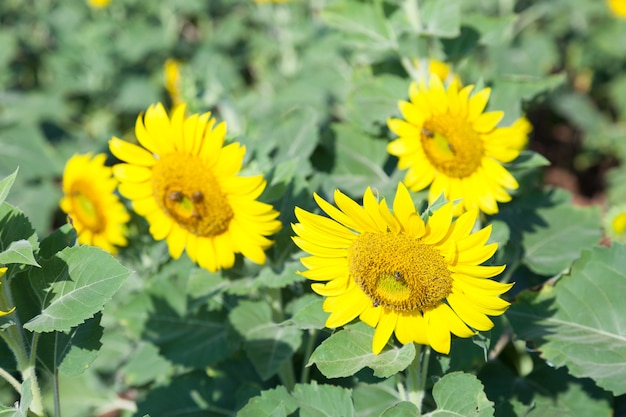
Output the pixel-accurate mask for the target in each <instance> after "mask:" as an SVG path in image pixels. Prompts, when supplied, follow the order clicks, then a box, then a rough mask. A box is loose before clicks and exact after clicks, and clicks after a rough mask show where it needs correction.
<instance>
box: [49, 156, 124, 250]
mask: <svg viewBox="0 0 626 417" xmlns="http://www.w3.org/2000/svg"><path fill="white" fill-rule="evenodd" d="M105 160H106V155H105V154H98V155H95V156H93V155H92V154H91V153H88V154H83V155H78V154H77V155H74V156H72V157H71V158H70V159H69V160H68V161H67V163H66V164H65V170H64V172H63V194H64V196H63V198H61V202H60V206H61V210H63V212H65V213H66V214H67V215H68V218H69V220H70V221H71V223H72V225H73V226H74V228H75V229H76V234H77V235H78V243H82V244H87V245H92V246H98V247H100V248H102V249H104V250H106V251H108V252H110V253H116V252H117V247H119V246H126V245H127V243H128V242H127V240H126V237H125V232H126V223H128V220H129V219H130V216H129V214H128V212H127V211H126V207H124V205H123V204H122V202H121V201H120V200H119V198H118V197H117V195H116V194H115V189H116V188H117V185H118V182H117V180H116V179H115V178H113V176H112V174H111V168H110V167H108V166H105V165H104V163H105Z"/></svg>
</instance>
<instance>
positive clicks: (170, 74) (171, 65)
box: [163, 59, 184, 105]
mask: <svg viewBox="0 0 626 417" xmlns="http://www.w3.org/2000/svg"><path fill="white" fill-rule="evenodd" d="M181 68H182V64H181V62H180V61H178V60H176V59H167V60H166V61H165V63H164V64H163V74H164V84H165V89H166V90H167V92H168V94H169V95H170V99H171V100H172V103H173V104H174V105H178V104H181V103H183V102H184V100H183V95H182V88H181V76H180V74H181Z"/></svg>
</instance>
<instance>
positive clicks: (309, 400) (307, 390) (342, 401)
mask: <svg viewBox="0 0 626 417" xmlns="http://www.w3.org/2000/svg"><path fill="white" fill-rule="evenodd" d="M291 395H292V396H293V398H294V399H295V400H296V402H297V403H298V406H299V407H300V416H302V417H337V416H342V417H354V415H355V414H354V406H353V405H352V399H351V398H350V390H348V389H346V388H342V387H337V386H334V385H320V384H318V383H317V382H315V381H313V382H311V383H310V384H297V385H296V386H295V387H294V389H293V392H292V394H291Z"/></svg>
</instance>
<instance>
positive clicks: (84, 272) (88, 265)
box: [24, 246, 130, 332]
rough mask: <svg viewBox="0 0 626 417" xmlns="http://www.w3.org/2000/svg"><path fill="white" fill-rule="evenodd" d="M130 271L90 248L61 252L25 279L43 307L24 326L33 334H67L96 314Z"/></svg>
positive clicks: (104, 253) (99, 250)
mask: <svg viewBox="0 0 626 417" xmlns="http://www.w3.org/2000/svg"><path fill="white" fill-rule="evenodd" d="M129 275H130V271H129V270H128V269H126V268H125V267H124V266H122V265H121V264H120V263H119V262H118V261H117V260H116V259H115V258H113V257H112V256H111V255H110V254H108V253H106V252H104V251H102V250H101V249H98V248H95V247H89V246H78V247H73V248H66V249H63V250H62V251H61V252H58V253H57V254H56V255H55V256H53V257H52V258H50V259H49V260H45V261H42V262H41V268H40V269H32V270H31V271H29V274H28V279H29V282H30V284H31V286H32V287H33V289H34V290H35V292H36V293H37V297H38V298H39V302H40V305H41V308H42V311H41V314H39V315H37V316H35V317H34V318H33V319H31V320H30V321H29V322H28V323H26V324H25V325H24V327H25V328H26V329H28V330H30V331H34V332H51V331H69V330H70V329H71V328H72V327H74V326H77V325H79V324H80V323H82V322H84V321H85V320H87V319H88V318H90V317H92V316H93V315H94V314H96V313H97V312H98V311H100V310H102V307H103V306H104V304H105V303H106V302H107V301H108V300H110V299H111V297H112V296H113V294H115V293H116V292H117V290H118V289H119V288H120V287H121V286H122V284H123V282H124V280H125V279H126V278H127V277H128V276H129Z"/></svg>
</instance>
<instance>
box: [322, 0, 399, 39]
mask: <svg viewBox="0 0 626 417" xmlns="http://www.w3.org/2000/svg"><path fill="white" fill-rule="evenodd" d="M321 16H322V19H324V20H325V21H326V23H328V25H330V26H333V27H335V28H337V29H339V30H341V31H344V32H347V33H349V34H351V35H356V36H357V39H359V40H361V41H362V42H363V45H367V46H368V47H369V48H372V49H388V48H389V47H391V46H393V41H392V40H393V35H392V33H390V30H391V29H390V28H389V27H388V25H387V23H386V18H385V14H384V12H383V8H382V6H381V5H380V3H364V2H360V1H356V0H345V1H341V2H336V3H334V4H331V5H329V6H328V7H325V8H324V9H322V12H321Z"/></svg>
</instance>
